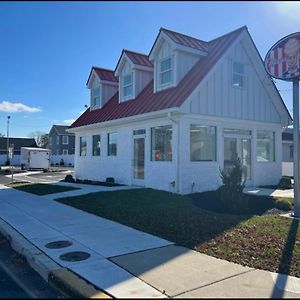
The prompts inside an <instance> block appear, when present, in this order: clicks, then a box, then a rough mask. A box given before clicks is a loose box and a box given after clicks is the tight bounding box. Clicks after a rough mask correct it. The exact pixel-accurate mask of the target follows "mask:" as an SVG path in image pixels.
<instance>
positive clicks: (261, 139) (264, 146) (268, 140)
mask: <svg viewBox="0 0 300 300" xmlns="http://www.w3.org/2000/svg"><path fill="white" fill-rule="evenodd" d="M274 141H275V133H274V132H272V131H258V132H257V144H256V154H257V155H256V157H257V161H274V160H275V143H274Z"/></svg>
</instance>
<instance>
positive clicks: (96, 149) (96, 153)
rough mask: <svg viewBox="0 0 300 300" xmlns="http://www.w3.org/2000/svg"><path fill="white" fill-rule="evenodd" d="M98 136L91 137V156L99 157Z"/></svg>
mask: <svg viewBox="0 0 300 300" xmlns="http://www.w3.org/2000/svg"><path fill="white" fill-rule="evenodd" d="M100 141H101V139H100V135H93V156H100Z"/></svg>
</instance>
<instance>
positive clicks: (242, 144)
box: [224, 137, 251, 180]
mask: <svg viewBox="0 0 300 300" xmlns="http://www.w3.org/2000/svg"><path fill="white" fill-rule="evenodd" d="M236 156H237V157H238V158H239V159H240V161H241V164H242V168H243V174H242V179H243V180H245V179H246V180H250V179H251V139H250V138H243V137H224V169H225V170H230V169H231V168H232V167H233V159H234V157H236Z"/></svg>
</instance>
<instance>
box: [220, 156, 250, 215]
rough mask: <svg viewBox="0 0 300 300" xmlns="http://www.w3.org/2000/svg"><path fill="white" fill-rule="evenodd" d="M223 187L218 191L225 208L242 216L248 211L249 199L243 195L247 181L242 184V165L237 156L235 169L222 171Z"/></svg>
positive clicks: (234, 162) (234, 159) (234, 161)
mask: <svg viewBox="0 0 300 300" xmlns="http://www.w3.org/2000/svg"><path fill="white" fill-rule="evenodd" d="M220 173H221V174H220V176H221V179H222V182H223V186H221V187H220V188H219V189H218V193H219V195H220V200H221V202H222V205H223V207H224V208H225V209H226V210H227V211H228V212H231V213H234V214H242V213H246V212H247V211H248V198H247V196H246V195H245V194H243V189H244V187H245V181H244V182H242V174H243V170H242V164H241V161H240V159H239V158H238V157H237V156H236V157H235V158H233V168H232V169H231V170H228V171H225V170H220Z"/></svg>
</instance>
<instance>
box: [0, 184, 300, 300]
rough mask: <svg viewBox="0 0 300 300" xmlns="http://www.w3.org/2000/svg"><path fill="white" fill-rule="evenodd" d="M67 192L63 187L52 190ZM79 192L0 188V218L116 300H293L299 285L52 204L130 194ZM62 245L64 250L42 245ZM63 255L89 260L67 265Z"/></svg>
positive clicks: (87, 189) (85, 189) (84, 187)
mask: <svg viewBox="0 0 300 300" xmlns="http://www.w3.org/2000/svg"><path fill="white" fill-rule="evenodd" d="M59 184H62V185H70V184H67V183H59ZM76 187H81V189H80V190H74V191H68V192H64V193H60V194H52V195H46V196H35V195H32V194H29V193H25V192H21V191H18V190H15V189H11V188H6V187H4V186H0V202H1V209H0V218H1V219H3V220H4V221H5V222H7V223H8V224H10V225H11V226H13V227H14V228H15V229H16V230H17V231H19V232H20V233H21V234H22V235H23V236H24V237H26V238H27V239H28V240H29V241H30V242H31V243H33V244H34V245H35V246H36V247H38V248H39V249H41V250H42V251H43V252H44V253H46V254H47V255H48V256H49V257H50V258H52V259H53V260H54V261H55V262H57V263H58V264H60V265H61V266H63V267H67V268H69V269H70V270H72V271H73V272H74V273H76V274H78V275H80V276H81V277H83V278H85V279H86V280H88V281H89V282H91V283H92V284H94V285H95V286H96V287H98V288H100V289H102V290H104V291H106V292H107V293H109V294H110V295H112V296H113V297H116V298H133V297H138V298H152V297H159V298H163V297H181V298H182V297H186V298H189V297H275V298H279V297H289V298H290V297H296V298H299V297H300V279H298V278H295V277H291V276H284V275H278V274H275V273H271V272H266V271H260V270H255V269H252V268H247V267H243V266H240V265H237V264H234V263H230V262H227V261H225V260H220V259H216V258H213V257H210V256H207V255H204V254H201V253H198V252H195V251H192V250H189V249H187V248H184V247H179V246H176V245H174V244H173V243H171V242H169V241H166V240H163V239H160V238H158V237H155V236H152V235H150V234H146V233H144V232H141V231H138V230H135V229H132V228H129V227H127V226H124V225H121V224H119V223H116V222H112V221H110V220H107V219H104V218H101V217H97V216H94V215H92V214H89V213H86V212H83V211H81V210H78V209H75V208H72V207H69V206H67V205H64V204H61V203H58V202H56V201H53V199H54V198H59V197H64V196H74V195H80V194H86V193H90V192H96V191H104V190H106V191H108V190H110V191H111V190H116V189H128V188H131V187H115V188H110V187H100V186H87V185H77V184H76ZM59 240H68V241H71V242H72V243H73V244H72V245H71V246H70V247H68V248H62V249H56V250H54V249H48V248H46V247H45V244H47V243H49V242H53V241H59ZM70 251H84V252H88V253H89V254H90V257H89V258H88V259H87V260H83V261H80V262H67V261H63V260H61V259H60V255H61V254H64V253H66V252H70Z"/></svg>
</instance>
